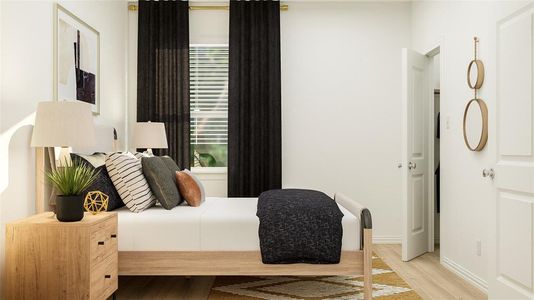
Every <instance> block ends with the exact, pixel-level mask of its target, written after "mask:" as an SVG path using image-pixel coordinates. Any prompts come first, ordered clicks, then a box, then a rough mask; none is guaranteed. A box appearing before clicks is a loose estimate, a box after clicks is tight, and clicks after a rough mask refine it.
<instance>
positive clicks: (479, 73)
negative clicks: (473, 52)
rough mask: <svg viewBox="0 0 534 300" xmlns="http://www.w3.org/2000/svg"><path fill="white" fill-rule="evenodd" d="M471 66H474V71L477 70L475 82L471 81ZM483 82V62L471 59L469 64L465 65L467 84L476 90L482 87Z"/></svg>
mask: <svg viewBox="0 0 534 300" xmlns="http://www.w3.org/2000/svg"><path fill="white" fill-rule="evenodd" d="M473 66H476V72H477V81H476V82H475V84H473V83H472V82H471V70H472V69H473ZM483 83H484V63H482V61H481V60H480V59H473V60H472V61H471V62H470V63H469V66H468V67H467V85H469V87H470V88H471V89H474V90H477V89H479V88H481V87H482V84H483Z"/></svg>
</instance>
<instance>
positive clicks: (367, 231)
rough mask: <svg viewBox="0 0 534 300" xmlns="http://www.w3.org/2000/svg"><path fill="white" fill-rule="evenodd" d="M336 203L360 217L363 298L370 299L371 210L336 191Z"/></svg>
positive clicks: (371, 290)
mask: <svg viewBox="0 0 534 300" xmlns="http://www.w3.org/2000/svg"><path fill="white" fill-rule="evenodd" d="M334 199H335V201H336V202H337V203H339V204H341V205H342V206H343V207H344V208H346V209H347V210H348V211H350V212H351V213H352V214H353V215H354V216H356V217H359V218H360V250H362V251H363V284H364V299H372V295H373V276H372V274H373V266H372V264H373V220H372V218H371V212H370V211H369V210H368V209H367V208H365V207H364V206H363V205H361V204H360V203H358V202H356V201H355V200H352V199H351V198H349V197H347V196H345V195H343V194H339V193H337V194H336V195H335V196H334Z"/></svg>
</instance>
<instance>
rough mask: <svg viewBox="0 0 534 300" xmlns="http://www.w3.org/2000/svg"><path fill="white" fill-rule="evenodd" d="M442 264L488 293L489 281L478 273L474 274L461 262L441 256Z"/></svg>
mask: <svg viewBox="0 0 534 300" xmlns="http://www.w3.org/2000/svg"><path fill="white" fill-rule="evenodd" d="M441 264H442V265H443V266H444V267H445V268H447V269H449V270H450V271H452V272H453V273H455V274H456V275H458V276H460V277H462V278H463V279H465V280H466V281H467V282H469V283H471V284H472V285H474V286H475V287H477V288H478V289H480V290H481V291H483V292H484V293H486V294H487V293H488V282H487V281H486V280H484V279H482V278H480V277H478V276H477V275H475V274H473V273H472V272H471V271H469V270H467V269H466V268H464V267H462V266H460V265H459V264H457V263H455V262H454V261H452V260H450V259H448V258H447V257H442V258H441Z"/></svg>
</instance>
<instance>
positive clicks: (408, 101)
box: [402, 49, 434, 261]
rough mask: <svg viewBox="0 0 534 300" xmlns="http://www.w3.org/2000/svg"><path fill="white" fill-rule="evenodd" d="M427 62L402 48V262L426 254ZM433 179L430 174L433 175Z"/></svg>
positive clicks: (428, 85) (428, 99) (428, 87)
mask: <svg viewBox="0 0 534 300" xmlns="http://www.w3.org/2000/svg"><path fill="white" fill-rule="evenodd" d="M429 62H430V59H429V58H428V57H427V56H425V55H422V54H419V53H417V52H415V51H413V50H410V49H403V97H402V98H403V101H402V106H403V107H402V132H403V133H402V140H403V145H402V147H403V149H402V153H403V163H402V165H403V169H402V172H403V176H402V184H403V236H402V260H404V261H408V260H411V259H412V258H414V257H417V256H419V255H421V254H423V253H425V252H427V251H428V245H429V243H428V239H429V234H428V233H429V228H428V225H429V220H428V205H429V203H428V196H429V194H428V186H429V184H428V181H429V180H433V178H430V177H429V173H430V172H429V169H428V168H429V157H428V153H429V147H428V145H429V143H428V137H429V135H428V125H429V122H428V118H429V116H430V112H429V104H430V101H433V99H434V98H433V92H432V88H431V84H430V82H431V81H430V80H429V79H430V78H429V76H428V71H429V70H428V66H429ZM432 176H433V174H432Z"/></svg>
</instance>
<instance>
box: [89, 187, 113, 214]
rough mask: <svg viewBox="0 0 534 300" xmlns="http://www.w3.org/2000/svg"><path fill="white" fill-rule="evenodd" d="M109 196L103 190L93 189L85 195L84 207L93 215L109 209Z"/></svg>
mask: <svg viewBox="0 0 534 300" xmlns="http://www.w3.org/2000/svg"><path fill="white" fill-rule="evenodd" d="M108 202H109V196H108V195H106V194H104V193H102V192H101V191H91V192H88V193H87V195H86V196H85V201H84V202H83V207H84V208H85V211H88V212H91V213H92V214H93V215H96V214H98V213H99V212H103V211H106V210H108Z"/></svg>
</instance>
